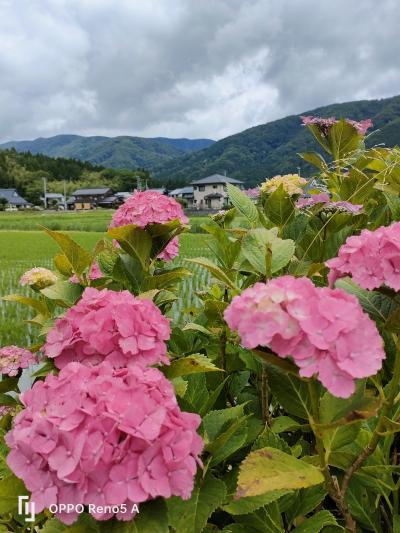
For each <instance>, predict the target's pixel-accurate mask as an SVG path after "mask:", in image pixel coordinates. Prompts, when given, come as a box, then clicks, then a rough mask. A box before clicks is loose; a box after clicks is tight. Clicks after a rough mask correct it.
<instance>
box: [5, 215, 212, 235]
mask: <svg viewBox="0 0 400 533" xmlns="http://www.w3.org/2000/svg"><path fill="white" fill-rule="evenodd" d="M113 213H114V211H113V210H112V209H96V210H93V211H77V212H75V211H66V212H54V213H48V212H46V213H44V212H41V211H36V212H35V211H29V212H22V211H18V212H15V213H12V212H8V211H4V212H0V230H23V231H32V230H33V231H35V230H36V231H37V230H39V229H40V226H45V227H46V228H49V229H53V230H61V231H96V232H105V231H106V230H107V226H108V225H109V223H110V220H111V217H112V214H113ZM207 220H208V217H197V216H193V217H190V224H191V226H192V231H193V232H195V233H198V232H200V231H202V230H201V228H200V225H201V224H203V223H204V222H206V221H207Z"/></svg>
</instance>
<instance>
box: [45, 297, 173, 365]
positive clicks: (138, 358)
mask: <svg viewBox="0 0 400 533" xmlns="http://www.w3.org/2000/svg"><path fill="white" fill-rule="evenodd" d="M169 337H170V325H169V321H168V319H166V318H165V317H164V316H163V315H162V314H161V312H160V310H159V309H158V307H157V306H156V305H154V303H153V302H151V301H150V300H144V299H139V298H135V297H134V296H133V295H132V294H131V293H130V292H128V291H122V292H114V291H110V290H108V289H103V290H100V291H99V290H97V289H94V288H92V287H87V288H86V289H85V290H84V292H83V294H82V298H81V300H79V302H78V303H77V304H76V305H75V306H74V307H71V308H70V309H68V311H67V312H66V313H65V315H64V316H63V317H62V318H59V319H58V320H56V322H55V324H54V327H53V328H52V329H51V330H50V332H49V333H48V335H47V339H46V344H45V345H44V348H43V351H44V353H45V355H46V356H47V357H50V358H54V359H55V365H56V366H57V368H63V367H64V366H65V365H67V364H68V363H70V362H71V361H79V362H82V363H85V364H89V365H96V364H98V363H100V362H101V361H103V360H107V361H109V362H110V363H112V364H113V366H115V367H123V366H127V365H129V364H143V365H152V364H155V363H161V362H162V363H165V364H168V358H167V356H166V353H167V347H166V344H165V341H167V340H168V339H169Z"/></svg>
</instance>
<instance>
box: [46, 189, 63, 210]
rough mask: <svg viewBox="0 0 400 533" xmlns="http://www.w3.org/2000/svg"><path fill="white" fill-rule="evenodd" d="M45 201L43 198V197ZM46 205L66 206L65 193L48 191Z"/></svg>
mask: <svg viewBox="0 0 400 533" xmlns="http://www.w3.org/2000/svg"><path fill="white" fill-rule="evenodd" d="M41 200H42V201H43V198H41ZM46 206H47V207H50V208H52V207H56V208H57V207H60V206H62V207H64V206H65V198H64V195H63V194H60V193H56V192H47V193H46Z"/></svg>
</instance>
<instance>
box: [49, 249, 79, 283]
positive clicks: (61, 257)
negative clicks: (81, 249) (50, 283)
mask: <svg viewBox="0 0 400 533" xmlns="http://www.w3.org/2000/svg"><path fill="white" fill-rule="evenodd" d="M53 261H54V266H55V267H56V269H57V270H58V271H59V272H60V274H62V275H63V276H65V277H68V278H69V277H70V276H72V274H73V273H74V270H73V268H72V265H71V263H70V262H69V260H68V257H67V256H66V255H65V254H62V253H58V254H56V255H55V256H54V258H53Z"/></svg>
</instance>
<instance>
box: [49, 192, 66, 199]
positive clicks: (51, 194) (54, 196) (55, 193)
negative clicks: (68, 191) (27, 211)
mask: <svg viewBox="0 0 400 533" xmlns="http://www.w3.org/2000/svg"><path fill="white" fill-rule="evenodd" d="M46 198H47V199H49V198H50V199H52V198H55V199H58V198H59V199H63V198H64V195H63V194H60V193H58V192H46Z"/></svg>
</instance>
